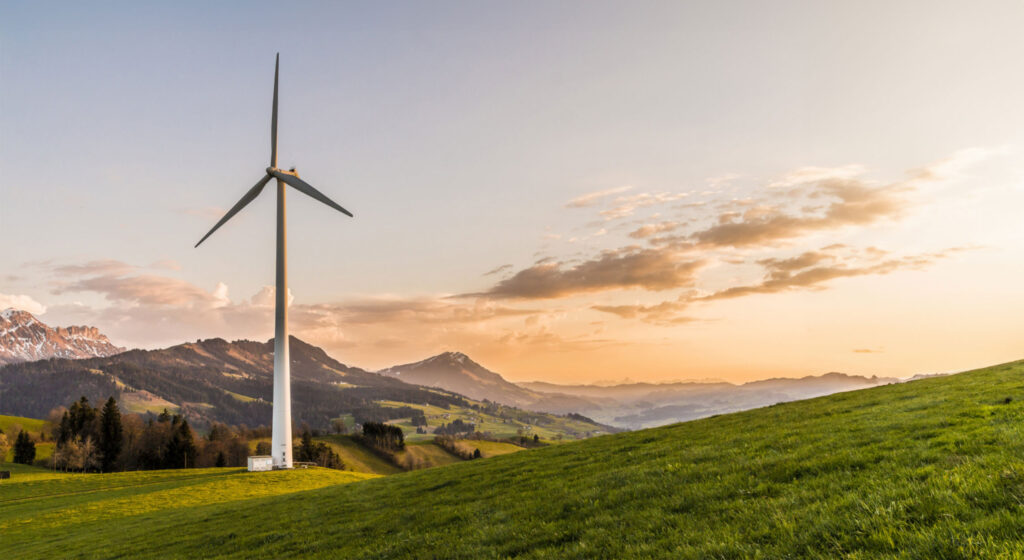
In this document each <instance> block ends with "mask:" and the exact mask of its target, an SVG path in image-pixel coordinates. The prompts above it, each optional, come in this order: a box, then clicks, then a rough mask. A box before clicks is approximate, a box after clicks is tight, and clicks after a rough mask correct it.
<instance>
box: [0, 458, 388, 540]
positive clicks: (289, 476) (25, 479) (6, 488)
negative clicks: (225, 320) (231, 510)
mask: <svg viewBox="0 0 1024 560" xmlns="http://www.w3.org/2000/svg"><path fill="white" fill-rule="evenodd" d="M5 468H7V465H5ZM373 476H374V475H368V474H361V473H352V472H342V471H333V470H328V469H298V470H294V471H287V472H286V471H275V472H269V473H248V472H245V469H190V470H170V471H144V472H129V473H114V474H91V475H89V474H61V473H52V472H49V471H46V470H43V469H36V468H33V467H24V466H21V465H17V466H16V470H14V473H13V478H12V479H11V480H9V481H4V482H3V483H2V484H0V534H2V535H4V538H3V539H2V542H0V551H2V552H3V553H4V554H3V556H4V557H5V558H30V557H42V556H48V555H49V553H47V552H46V551H55V550H56V548H54V547H55V546H56V547H59V546H60V545H59V543H61V542H62V541H64V540H65V539H64V533H65V531H67V530H68V529H69V528H70V529H74V528H76V527H77V526H80V525H79V523H80V521H81V520H88V522H87V524H91V525H100V526H104V525H107V524H110V523H113V524H114V525H115V526H116V527H118V528H119V531H120V530H124V531H128V532H132V531H134V530H143V531H144V530H148V529H146V527H149V526H150V525H151V524H154V523H156V524H161V525H162V524H163V523H164V522H168V523H171V524H172V525H177V526H179V527H180V526H181V525H182V524H193V523H194V522H196V521H201V520H202V518H193V517H192V514H193V512H194V511H196V510H197V509H201V508H203V507H210V506H211V505H212V506H213V507H217V506H220V507H224V506H226V505H227V504H230V503H240V502H241V503H247V502H251V501H253V500H259V499H266V498H267V497H270V496H281V495H284V494H293V493H300V492H304V491H309V490H315V489H318V488H323V487H326V486H335V485H338V484H346V483H349V482H356V481H360V480H366V479H368V478H373ZM196 527H201V525H199V526H196V525H193V528H194V529H195V528H196ZM26 531H28V532H31V534H32V535H33V537H32V539H31V540H30V541H19V540H18V539H17V538H8V536H14V535H25V534H26ZM115 532H116V531H115ZM79 537H85V538H87V539H89V540H90V541H91V542H92V544H90V545H89V546H90V548H93V547H95V548H94V549H93V550H91V551H89V552H88V553H89V554H95V555H97V556H103V557H111V555H112V552H111V544H112V543H111V542H107V543H102V542H100V541H95V540H93V539H94V537H95V535H79ZM108 538H109V535H108ZM114 540H116V537H114ZM113 548H114V549H116V548H117V546H116V545H113ZM58 556H63V554H58Z"/></svg>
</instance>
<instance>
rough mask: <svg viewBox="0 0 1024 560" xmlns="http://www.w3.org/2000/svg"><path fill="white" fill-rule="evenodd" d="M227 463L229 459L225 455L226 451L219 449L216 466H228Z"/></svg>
mask: <svg viewBox="0 0 1024 560" xmlns="http://www.w3.org/2000/svg"><path fill="white" fill-rule="evenodd" d="M227 464H228V460H227V458H226V457H224V452H223V451H219V452H218V453H217V463H216V464H215V465H214V466H216V467H226V466H227Z"/></svg>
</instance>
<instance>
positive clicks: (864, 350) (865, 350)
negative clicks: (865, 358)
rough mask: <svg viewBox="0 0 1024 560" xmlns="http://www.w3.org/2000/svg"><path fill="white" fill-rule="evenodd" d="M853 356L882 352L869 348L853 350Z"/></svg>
mask: <svg viewBox="0 0 1024 560" xmlns="http://www.w3.org/2000/svg"><path fill="white" fill-rule="evenodd" d="M853 353H854V354H881V353H882V350H872V349H870V348H854V349H853Z"/></svg>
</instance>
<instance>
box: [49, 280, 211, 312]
mask: <svg viewBox="0 0 1024 560" xmlns="http://www.w3.org/2000/svg"><path fill="white" fill-rule="evenodd" d="M76 292H95V293H98V294H101V295H102V296H103V297H104V298H106V299H107V300H109V301H112V302H117V303H134V304H138V305H146V306H179V307H181V306H187V307H193V306H206V305H209V306H211V307H216V306H217V304H218V303H219V302H220V300H219V299H218V298H217V297H216V296H215V295H214V294H213V293H210V292H207V291H206V290H203V289H202V288H199V287H197V286H195V285H193V284H190V283H188V282H186V281H184V280H179V279H177V278H168V277H166V276H156V275H137V276H120V275H113V274H104V275H101V276H92V277H89V278H82V279H79V280H76V281H73V282H69V283H65V284H63V285H61V286H59V287H58V288H56V289H55V290H54V293H56V294H66V293H76Z"/></svg>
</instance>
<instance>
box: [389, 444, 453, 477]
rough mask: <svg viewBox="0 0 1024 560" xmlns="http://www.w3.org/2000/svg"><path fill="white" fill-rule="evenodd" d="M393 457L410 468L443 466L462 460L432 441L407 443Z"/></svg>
mask: <svg viewBox="0 0 1024 560" xmlns="http://www.w3.org/2000/svg"><path fill="white" fill-rule="evenodd" d="M395 457H396V458H397V459H398V461H399V462H400V463H401V464H403V465H406V466H407V467H408V468H409V469H410V470H413V469H429V468H433V467H443V466H445V465H451V464H453V463H460V462H462V459H460V458H458V457H456V456H455V455H452V454H451V453H449V452H447V451H445V450H444V449H443V448H442V447H440V446H438V445H437V444H435V443H434V442H433V441H423V442H417V443H407V444H406V445H405V449H403V450H402V451H398V452H397V453H395Z"/></svg>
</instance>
